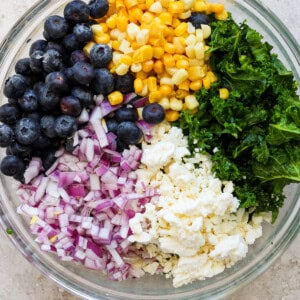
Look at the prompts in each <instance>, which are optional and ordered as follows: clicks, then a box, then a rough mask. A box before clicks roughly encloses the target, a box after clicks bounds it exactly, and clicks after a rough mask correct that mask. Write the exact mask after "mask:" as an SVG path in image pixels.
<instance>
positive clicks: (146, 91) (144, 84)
mask: <svg viewBox="0 0 300 300" xmlns="http://www.w3.org/2000/svg"><path fill="white" fill-rule="evenodd" d="M147 94H148V86H147V83H146V79H144V80H143V90H142V92H141V93H140V96H143V97H144V96H147Z"/></svg>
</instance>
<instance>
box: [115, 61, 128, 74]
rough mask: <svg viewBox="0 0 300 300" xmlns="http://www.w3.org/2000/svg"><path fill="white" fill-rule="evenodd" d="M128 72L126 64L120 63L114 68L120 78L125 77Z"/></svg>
mask: <svg viewBox="0 0 300 300" xmlns="http://www.w3.org/2000/svg"><path fill="white" fill-rule="evenodd" d="M128 71H129V66H128V65H127V64H124V63H121V64H120V65H118V66H117V67H116V73H117V74H118V75H120V76H123V75H125V74H126V73H127V72H128Z"/></svg>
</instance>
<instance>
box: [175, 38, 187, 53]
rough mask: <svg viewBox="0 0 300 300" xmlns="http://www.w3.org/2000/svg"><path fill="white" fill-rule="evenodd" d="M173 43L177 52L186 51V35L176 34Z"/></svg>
mask: <svg viewBox="0 0 300 300" xmlns="http://www.w3.org/2000/svg"><path fill="white" fill-rule="evenodd" d="M173 44H174V46H175V49H176V53H178V54H184V53H185V46H186V44H185V39H184V37H178V36H175V37H174V38H173Z"/></svg>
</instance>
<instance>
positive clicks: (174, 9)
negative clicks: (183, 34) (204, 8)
mask: <svg viewBox="0 0 300 300" xmlns="http://www.w3.org/2000/svg"><path fill="white" fill-rule="evenodd" d="M168 12H169V13H171V14H181V13H183V12H184V4H183V2H181V1H175V2H170V3H169V6H168Z"/></svg>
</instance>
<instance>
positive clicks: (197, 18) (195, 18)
mask: <svg viewBox="0 0 300 300" xmlns="http://www.w3.org/2000/svg"><path fill="white" fill-rule="evenodd" d="M187 21H188V22H191V23H192V24H193V25H194V27H195V28H201V25H202V24H205V25H208V24H209V17H208V16H207V15H206V14H203V13H199V12H192V14H191V16H190V17H189V18H188V19H187Z"/></svg>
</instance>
